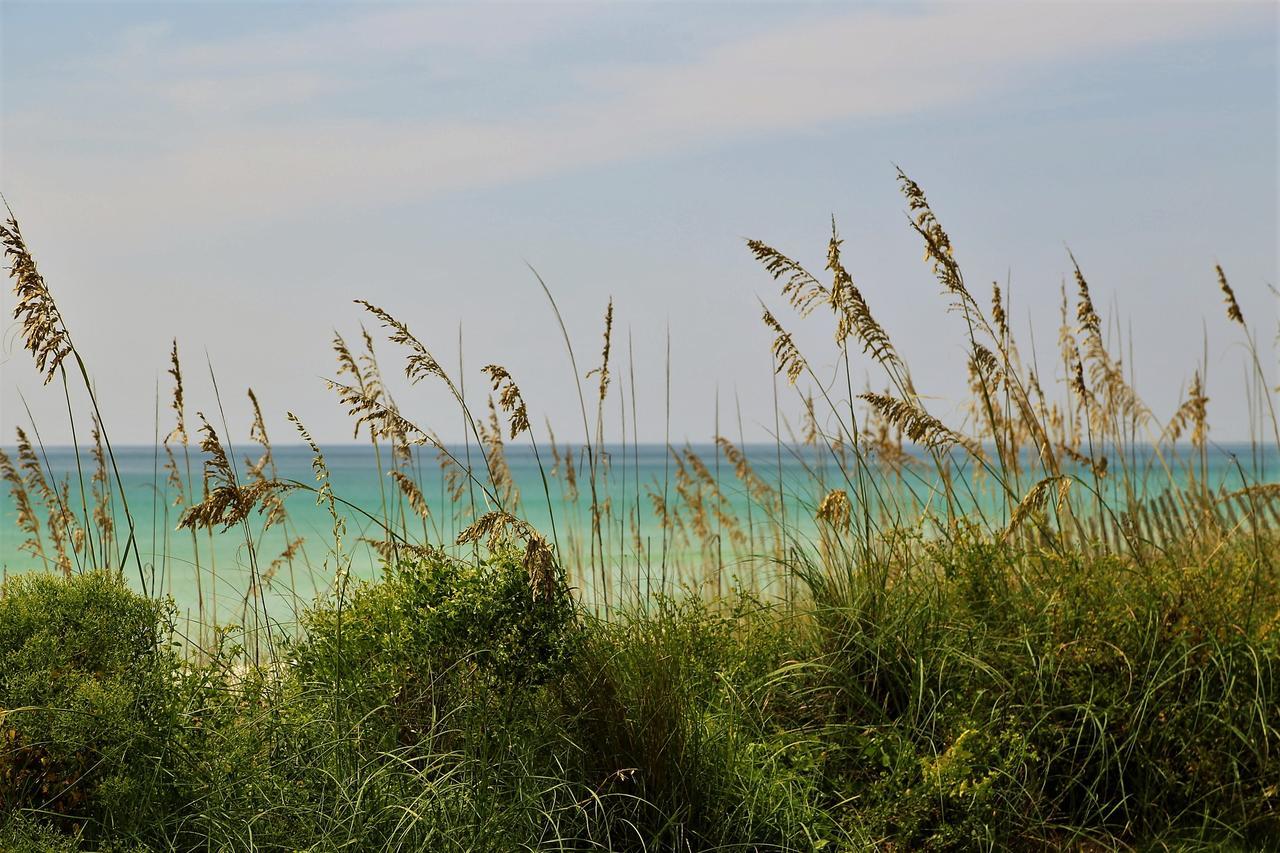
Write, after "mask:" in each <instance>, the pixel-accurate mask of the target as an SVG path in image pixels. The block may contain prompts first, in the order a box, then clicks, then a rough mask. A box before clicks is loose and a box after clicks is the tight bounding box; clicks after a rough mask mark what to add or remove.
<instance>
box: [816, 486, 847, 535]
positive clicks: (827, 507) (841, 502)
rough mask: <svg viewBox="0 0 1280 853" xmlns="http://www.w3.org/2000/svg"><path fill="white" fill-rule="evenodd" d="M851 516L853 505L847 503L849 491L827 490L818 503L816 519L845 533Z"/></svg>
mask: <svg viewBox="0 0 1280 853" xmlns="http://www.w3.org/2000/svg"><path fill="white" fill-rule="evenodd" d="M852 516H853V507H852V505H851V504H850V503H849V493H848V492H846V491H845V490H844V489H832V490H831V491H829V492H827V494H826V497H824V498H823V499H822V503H820V504H818V511H817V515H816V517H817V519H818V521H821V522H825V523H826V524H829V525H831V526H832V527H833V528H835V529H836V530H839V531H841V532H845V533H847V532H848V531H849V523H850V520H851V519H852Z"/></svg>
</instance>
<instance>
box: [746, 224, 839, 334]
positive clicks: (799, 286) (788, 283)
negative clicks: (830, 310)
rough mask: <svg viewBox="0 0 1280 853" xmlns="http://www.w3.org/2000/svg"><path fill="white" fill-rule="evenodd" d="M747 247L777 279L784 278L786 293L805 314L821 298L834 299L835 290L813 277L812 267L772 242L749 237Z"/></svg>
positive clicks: (790, 300) (794, 305) (783, 292)
mask: <svg viewBox="0 0 1280 853" xmlns="http://www.w3.org/2000/svg"><path fill="white" fill-rule="evenodd" d="M747 248H749V249H750V250H751V254H753V255H755V258H756V260H757V261H759V262H760V263H762V264H764V268H765V271H766V272H768V273H769V274H770V275H771V276H773V278H774V280H775V281H782V282H783V285H782V295H783V296H785V297H786V298H787V300H788V301H789V302H790V303H791V307H793V308H795V310H796V311H797V312H799V314H800V316H802V317H804V316H806V315H808V314H809V312H810V311H812V310H813V309H814V306H816V305H817V304H818V303H819V302H830V301H831V292H830V291H829V290H827V288H826V287H824V286H823V285H822V283H821V282H819V281H818V280H817V279H816V278H814V277H813V275H812V274H811V273H809V271H808V270H806V269H805V268H804V267H802V266H801V265H800V264H798V263H796V262H795V261H793V260H791V258H789V257H787V256H786V255H784V254H782V253H781V252H779V251H778V250H777V249H775V248H773V247H772V246H769V245H766V244H765V243H762V242H760V241H759V240H748V241H747Z"/></svg>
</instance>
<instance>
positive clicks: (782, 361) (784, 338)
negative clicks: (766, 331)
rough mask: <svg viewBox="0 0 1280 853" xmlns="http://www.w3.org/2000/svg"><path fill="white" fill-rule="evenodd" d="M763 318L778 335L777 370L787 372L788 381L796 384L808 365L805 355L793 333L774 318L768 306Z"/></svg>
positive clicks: (774, 346) (775, 354)
mask: <svg viewBox="0 0 1280 853" xmlns="http://www.w3.org/2000/svg"><path fill="white" fill-rule="evenodd" d="M762 319H763V320H764V324H765V325H766V326H768V327H769V328H770V329H771V330H772V331H773V333H774V334H775V336H776V337H775V338H774V340H773V350H772V351H773V358H774V361H775V363H776V364H777V366H778V367H777V372H778V373H786V374H787V381H788V382H789V383H791V384H792V385H795V384H796V380H797V379H799V378H800V374H802V373H804V370H805V367H806V365H805V360H804V356H802V355H801V354H800V350H799V349H798V348H797V347H796V345H795V343H794V342H793V341H792V340H791V334H790V333H789V332H787V331H786V330H785V329H783V328H782V324H781V323H779V322H778V321H777V320H776V319H775V318H774V316H773V314H771V313H769V309H768V308H765V309H764V314H763V315H762Z"/></svg>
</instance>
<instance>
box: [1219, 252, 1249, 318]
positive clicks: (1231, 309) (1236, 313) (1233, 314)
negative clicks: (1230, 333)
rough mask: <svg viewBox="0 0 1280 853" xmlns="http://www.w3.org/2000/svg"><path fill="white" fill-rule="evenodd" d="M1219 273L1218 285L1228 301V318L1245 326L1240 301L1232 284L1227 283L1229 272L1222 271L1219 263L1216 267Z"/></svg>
mask: <svg viewBox="0 0 1280 853" xmlns="http://www.w3.org/2000/svg"><path fill="white" fill-rule="evenodd" d="M1214 270H1215V271H1216V272H1217V273H1218V287H1219V289H1221V290H1222V298H1223V299H1224V300H1225V301H1226V303H1227V319H1228V320H1230V321H1231V322H1233V323H1239V324H1240V325H1241V326H1242V327H1243V326H1244V313H1243V312H1242V311H1241V310H1240V303H1239V302H1236V294H1235V291H1234V290H1232V289H1231V285H1230V284H1228V283H1227V274H1226V273H1224V272H1223V271H1222V266H1221V265H1220V264H1219V265H1217V266H1215V267H1214Z"/></svg>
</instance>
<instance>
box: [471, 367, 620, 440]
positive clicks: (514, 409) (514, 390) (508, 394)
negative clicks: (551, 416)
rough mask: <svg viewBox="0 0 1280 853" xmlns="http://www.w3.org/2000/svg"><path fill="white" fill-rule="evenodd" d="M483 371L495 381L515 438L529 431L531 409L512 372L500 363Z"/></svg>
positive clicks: (495, 386)
mask: <svg viewBox="0 0 1280 853" xmlns="http://www.w3.org/2000/svg"><path fill="white" fill-rule="evenodd" d="M483 372H484V374H485V375H487V376H488V377H489V381H490V382H492V383H493V390H494V391H497V392H498V405H500V406H501V407H502V410H503V411H504V412H506V413H507V415H508V417H509V418H510V426H511V437H512V438H515V437H516V436H518V435H520V433H522V432H528V430H529V411H528V409H526V408H525V404H524V397H523V396H522V395H521V394H520V389H519V387H517V386H516V382H515V380H514V379H512V378H511V374H510V373H508V372H507V369H506V368H505V367H503V366H502V365H499V364H490V365H486V366H485V367H484V369H483ZM606 381H607V379H606Z"/></svg>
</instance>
